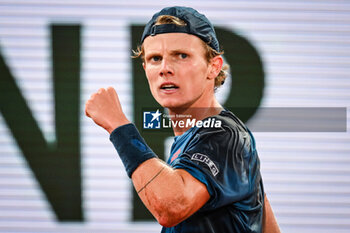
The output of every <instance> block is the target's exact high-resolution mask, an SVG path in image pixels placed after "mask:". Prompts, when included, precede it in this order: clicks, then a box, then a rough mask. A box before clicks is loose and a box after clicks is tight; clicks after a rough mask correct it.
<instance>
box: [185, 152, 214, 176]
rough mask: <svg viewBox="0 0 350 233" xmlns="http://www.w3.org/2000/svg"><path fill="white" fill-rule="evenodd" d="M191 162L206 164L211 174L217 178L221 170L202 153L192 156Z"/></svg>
mask: <svg viewBox="0 0 350 233" xmlns="http://www.w3.org/2000/svg"><path fill="white" fill-rule="evenodd" d="M191 160H194V161H199V162H202V163H205V164H206V165H207V166H208V167H209V169H210V171H211V173H212V174H213V176H216V175H217V174H218V173H219V168H218V167H217V166H216V165H215V163H214V162H213V161H211V159H209V157H208V156H206V155H203V154H201V153H195V154H193V155H192V157H191Z"/></svg>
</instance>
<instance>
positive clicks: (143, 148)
mask: <svg viewBox="0 0 350 233" xmlns="http://www.w3.org/2000/svg"><path fill="white" fill-rule="evenodd" d="M109 140H110V141H111V142H112V143H113V145H114V147H115V149H116V150H117V151H118V154H119V157H120V159H121V160H122V162H123V164H124V167H125V170H126V173H127V174H128V176H129V177H130V178H131V175H132V173H133V172H134V171H135V170H136V168H137V167H138V166H139V165H140V164H141V163H143V162H145V161H146V160H148V159H151V158H157V155H156V154H155V153H154V152H153V151H152V150H151V148H149V146H148V145H147V144H146V142H145V140H144V139H143V138H142V137H141V135H140V133H139V131H138V130H137V129H136V127H135V125H134V124H131V123H130V124H126V125H122V126H120V127H118V128H116V129H115V130H113V132H112V133H111V135H110V136H109Z"/></svg>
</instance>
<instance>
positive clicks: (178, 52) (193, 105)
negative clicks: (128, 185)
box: [85, 7, 279, 233]
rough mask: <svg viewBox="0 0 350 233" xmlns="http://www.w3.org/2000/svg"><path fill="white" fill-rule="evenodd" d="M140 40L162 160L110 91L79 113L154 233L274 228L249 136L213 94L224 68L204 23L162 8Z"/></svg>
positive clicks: (189, 13) (182, 10)
mask: <svg viewBox="0 0 350 233" xmlns="http://www.w3.org/2000/svg"><path fill="white" fill-rule="evenodd" d="M140 44H141V46H140V47H139V48H138V50H137V51H136V52H135V54H136V55H135V56H136V57H140V58H141V59H142V61H143V68H144V70H145V73H146V76H147V79H148V83H149V87H150V90H151V92H152V95H153V97H154V98H155V99H156V101H157V102H158V103H159V104H160V105H161V106H163V107H165V108H167V109H168V110H169V115H170V116H171V117H172V119H171V120H172V121H173V122H174V124H173V126H174V127H173V131H174V134H175V139H174V143H173V145H172V148H171V155H170V157H169V160H168V161H167V163H165V162H163V161H162V160H160V159H159V158H158V157H157V155H155V154H154V152H153V151H152V150H151V148H149V147H148V145H147V143H146V142H145V141H144V140H143V138H142V137H141V136H140V134H139V132H138V130H137V129H136V127H135V125H134V124H132V123H130V121H129V120H128V119H127V118H126V116H125V114H124V113H123V110H122V107H121V104H120V102H119V99H118V95H117V93H116V92H115V90H114V89H113V88H111V87H109V88H107V89H104V88H101V89H100V90H99V91H98V92H97V93H95V94H93V95H92V96H91V98H90V99H89V100H88V101H87V103H86V109H85V111H86V115H87V116H88V117H91V118H92V119H93V121H94V122H95V123H96V124H98V125H99V126H101V127H102V128H104V129H106V130H107V131H108V132H109V133H110V140H111V142H112V143H113V145H114V146H115V148H116V150H117V151H118V154H119V156H120V158H121V160H122V162H123V164H124V166H125V169H126V172H127V174H128V176H129V177H130V178H131V179H132V181H133V184H134V187H135V189H136V191H137V193H138V195H139V196H140V198H141V200H142V201H143V203H144V204H145V206H146V207H147V208H148V210H149V211H150V212H151V213H152V214H153V216H154V217H155V218H156V219H157V221H158V222H159V223H160V224H161V225H162V226H163V228H162V232H169V233H170V232H184V233H185V232H186V233H197V232H211V233H214V232H215V233H231V232H232V233H233V232H279V229H278V225H277V223H276V220H275V218H274V215H273V212H272V209H271V207H270V205H269V203H268V201H267V199H266V198H265V193H264V188H263V182H262V178H261V174H260V163H259V158H258V154H257V150H256V147H255V141H254V138H253V135H252V134H251V132H250V131H249V130H248V128H247V127H246V126H245V125H244V124H243V123H242V122H241V121H240V120H239V119H238V118H237V117H236V116H235V115H234V114H233V113H232V112H230V111H228V110H226V109H224V108H223V107H222V106H221V105H220V104H219V102H218V101H217V100H216V98H215V95H214V91H215V89H216V88H218V87H219V86H221V85H222V84H223V83H224V81H225V78H226V73H225V69H224V68H223V67H225V66H224V65H223V58H222V57H221V54H222V51H221V50H220V47H219V42H218V40H217V37H216V34H215V31H214V27H213V26H212V24H211V23H210V21H209V20H208V19H207V18H206V17H205V16H204V15H203V14H200V13H199V12H197V11H196V10H194V9H192V8H188V7H168V8H164V9H162V10H161V11H160V12H158V13H156V14H155V15H154V16H153V17H152V19H151V20H150V21H149V22H148V23H147V25H146V27H145V29H144V32H143V35H142V38H141V43H140ZM178 116H181V117H178ZM183 116H185V117H183ZM181 122H182V123H181Z"/></svg>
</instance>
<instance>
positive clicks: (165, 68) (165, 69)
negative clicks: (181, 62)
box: [159, 58, 174, 78]
mask: <svg viewBox="0 0 350 233" xmlns="http://www.w3.org/2000/svg"><path fill="white" fill-rule="evenodd" d="M173 74H174V70H173V67H172V65H171V62H170V61H169V60H168V59H167V58H163V59H162V63H161V68H160V70H159V75H160V77H164V78H165V77H168V76H171V75H173Z"/></svg>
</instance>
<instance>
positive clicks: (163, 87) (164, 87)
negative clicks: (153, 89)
mask: <svg viewBox="0 0 350 233" xmlns="http://www.w3.org/2000/svg"><path fill="white" fill-rule="evenodd" d="M169 88H177V87H176V86H175V85H170V84H169V85H164V86H162V89H169Z"/></svg>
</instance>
